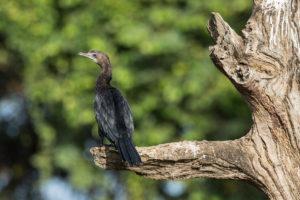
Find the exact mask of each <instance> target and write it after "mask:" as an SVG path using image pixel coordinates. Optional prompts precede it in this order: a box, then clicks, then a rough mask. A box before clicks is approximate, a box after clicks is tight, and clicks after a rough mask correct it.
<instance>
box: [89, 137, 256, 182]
mask: <svg viewBox="0 0 300 200" xmlns="http://www.w3.org/2000/svg"><path fill="white" fill-rule="evenodd" d="M242 143H245V142H242V141H241V140H233V141H224V142H218V141H214V142H209V141H201V142H198V141H183V142H174V143H167V144H160V145H157V146H150V147H137V150H138V152H139V154H140V155H141V158H142V162H143V163H142V165H140V166H137V167H129V165H128V164H125V163H123V162H122V161H121V159H120V155H119V153H118V152H117V151H116V150H115V148H114V147H107V146H104V147H95V148H92V149H91V153H92V155H93V156H94V159H95V160H94V161H95V164H96V165H97V166H99V167H100V168H103V169H112V170H130V171H134V172H136V173H137V174H139V175H141V176H144V177H149V178H153V179H165V180H182V179H190V178H196V177H210V178H219V179H243V180H246V179H248V180H250V177H249V176H251V173H252V172H251V169H250V168H249V166H250V165H249V160H248V159H247V157H245V155H246V154H247V152H244V151H243V145H242Z"/></svg>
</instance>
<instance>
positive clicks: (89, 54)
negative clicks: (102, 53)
mask: <svg viewBox="0 0 300 200" xmlns="http://www.w3.org/2000/svg"><path fill="white" fill-rule="evenodd" d="M78 55H80V56H84V57H87V58H89V59H91V60H93V61H94V62H95V63H97V59H96V58H95V57H94V56H93V54H92V53H83V52H79V53H78Z"/></svg>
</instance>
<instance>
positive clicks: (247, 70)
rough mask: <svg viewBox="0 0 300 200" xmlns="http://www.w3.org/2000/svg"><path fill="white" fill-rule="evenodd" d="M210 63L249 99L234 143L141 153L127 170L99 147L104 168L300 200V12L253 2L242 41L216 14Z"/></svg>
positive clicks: (280, 3)
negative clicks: (248, 120)
mask: <svg viewBox="0 0 300 200" xmlns="http://www.w3.org/2000/svg"><path fill="white" fill-rule="evenodd" d="M208 30H209V32H210V35H211V37H212V38H213V41H214V42H215V45H214V46H213V47H210V51H211V59H212V60H213V62H214V63H215V65H216V66H217V67H218V68H219V69H220V70H221V71H222V72H223V73H224V74H225V75H226V76H227V77H228V78H229V79H230V80H231V82H232V83H233V85H234V86H235V87H236V88H237V89H238V91H239V92H240V93H241V94H242V95H243V97H244V99H245V101H246V103H247V104H248V105H249V107H250V109H251V112H252V119H253V125H252V127H251V130H250V131H249V132H248V133H247V134H246V135H245V136H244V137H242V138H240V139H238V140H234V141H224V142H217V141H215V142H208V141H199V142H196V141H193V142H192V141H190V142H189V141H184V142H178V143H169V144H162V145H157V146H152V147H139V148H138V151H139V153H140V154H141V157H142V161H143V164H142V165H141V166H138V167H128V166H126V165H124V164H123V163H121V162H120V158H119V156H118V154H117V152H116V151H115V150H114V149H113V148H109V147H101V148H93V149H91V152H92V154H93V156H94V158H95V163H96V165H98V166H99V167H101V168H104V169H116V170H120V169H126V170H131V171H134V172H136V173H137V174H139V175H141V176H145V177H149V178H154V179H168V180H180V179H189V178H196V177H210V178H219V179H238V180H248V181H250V182H253V183H254V184H255V185H257V186H258V187H259V188H260V189H261V190H263V191H264V192H265V193H266V194H267V195H268V197H269V198H270V199H273V200H296V199H299V198H300V153H299V150H300V149H299V148H300V5H299V1H298V0H254V2H253V11H252V15H251V17H250V19H249V20H248V22H247V25H246V28H245V29H244V30H243V36H242V37H241V36H239V35H238V34H237V33H236V32H235V31H234V30H233V29H231V28H230V26H229V25H228V24H227V23H226V22H225V21H224V20H223V19H222V17H221V16H220V15H219V14H217V13H212V16H211V19H210V20H209V23H208Z"/></svg>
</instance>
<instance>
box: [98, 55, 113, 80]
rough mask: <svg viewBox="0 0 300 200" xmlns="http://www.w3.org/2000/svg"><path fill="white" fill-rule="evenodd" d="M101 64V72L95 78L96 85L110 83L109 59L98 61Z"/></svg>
mask: <svg viewBox="0 0 300 200" xmlns="http://www.w3.org/2000/svg"><path fill="white" fill-rule="evenodd" d="M99 65H101V66H102V72H101V74H100V76H99V77H98V79H97V85H110V80H111V78H112V70H111V64H110V62H109V61H106V62H103V63H99Z"/></svg>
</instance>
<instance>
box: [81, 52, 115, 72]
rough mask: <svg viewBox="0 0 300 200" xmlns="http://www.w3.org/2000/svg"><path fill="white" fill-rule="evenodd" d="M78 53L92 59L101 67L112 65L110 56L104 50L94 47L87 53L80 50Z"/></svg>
mask: <svg viewBox="0 0 300 200" xmlns="http://www.w3.org/2000/svg"><path fill="white" fill-rule="evenodd" d="M78 55H80V56H84V57H87V58H89V59H91V60H92V61H94V62H95V63H97V64H98V65H100V67H101V68H103V67H104V66H108V65H110V61H109V57H108V56H107V55H106V54H105V53H103V52H102V51H97V50H93V49H92V50H90V51H89V52H87V53H82V52H79V53H78Z"/></svg>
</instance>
